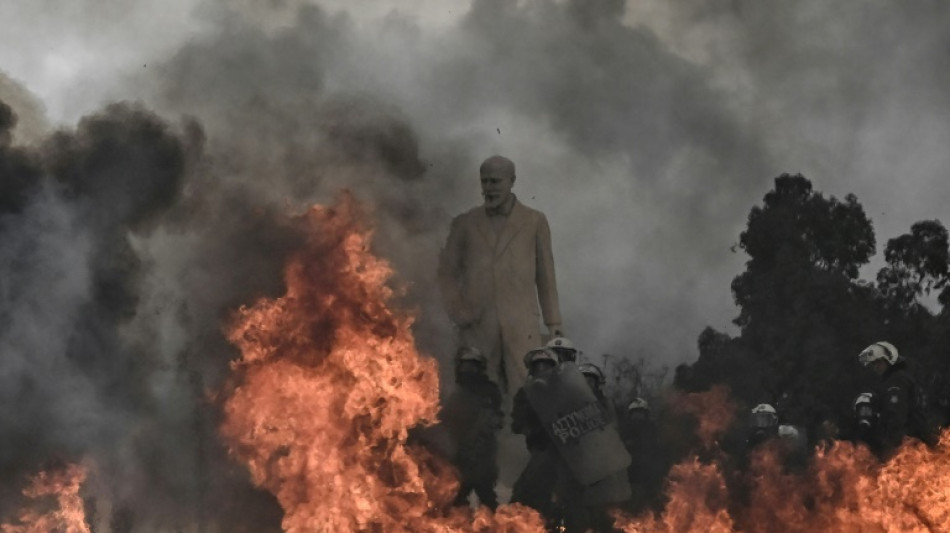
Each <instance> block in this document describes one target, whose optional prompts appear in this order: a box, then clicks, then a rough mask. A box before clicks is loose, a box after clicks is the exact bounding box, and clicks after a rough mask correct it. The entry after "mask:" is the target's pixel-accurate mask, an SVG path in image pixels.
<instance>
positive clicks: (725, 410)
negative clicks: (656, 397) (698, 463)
mask: <svg viewBox="0 0 950 533" xmlns="http://www.w3.org/2000/svg"><path fill="white" fill-rule="evenodd" d="M672 404H673V409H674V410H676V411H680V412H683V413H689V414H691V415H693V416H695V417H696V419H697V421H698V422H699V427H698V428H696V435H697V436H698V437H699V438H700V440H701V441H702V442H703V445H704V446H706V447H707V448H709V447H712V446H713V445H714V444H715V442H716V440H717V439H718V438H719V437H720V435H722V434H723V433H724V432H725V431H726V429H728V428H729V426H730V425H731V424H732V422H733V421H734V420H735V414H736V404H735V403H734V402H733V401H732V399H731V397H730V396H729V388H728V387H725V386H722V385H716V386H714V387H712V388H711V389H709V390H708V391H706V392H691V393H687V394H680V395H677V396H675V397H673V400H672Z"/></svg>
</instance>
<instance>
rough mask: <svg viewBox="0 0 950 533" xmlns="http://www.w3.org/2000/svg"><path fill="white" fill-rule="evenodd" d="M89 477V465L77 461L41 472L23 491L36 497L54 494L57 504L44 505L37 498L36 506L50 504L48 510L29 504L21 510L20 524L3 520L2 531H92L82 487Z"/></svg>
mask: <svg viewBox="0 0 950 533" xmlns="http://www.w3.org/2000/svg"><path fill="white" fill-rule="evenodd" d="M85 480H86V468H85V467H83V466H80V465H77V464H69V465H64V466H62V467H54V468H51V469H49V470H46V471H43V472H40V473H39V474H36V475H35V476H33V477H32V478H31V479H30V485H29V486H28V487H27V488H26V489H24V490H23V495H24V496H26V497H27V498H30V499H32V500H44V499H49V498H51V497H52V498H53V499H54V500H55V505H53V506H52V508H49V505H43V504H42V502H40V501H37V502H36V503H37V505H36V507H39V508H48V509H46V510H44V511H40V510H37V509H35V508H33V507H29V508H27V509H24V510H22V511H20V513H19V516H18V517H17V518H18V522H19V523H17V524H0V532H2V533H49V532H50V531H61V532H64V533H90V530H89V526H88V525H87V524H86V514H85V510H84V509H83V502H82V498H81V497H80V496H79V487H80V486H81V485H82V483H83V481H85Z"/></svg>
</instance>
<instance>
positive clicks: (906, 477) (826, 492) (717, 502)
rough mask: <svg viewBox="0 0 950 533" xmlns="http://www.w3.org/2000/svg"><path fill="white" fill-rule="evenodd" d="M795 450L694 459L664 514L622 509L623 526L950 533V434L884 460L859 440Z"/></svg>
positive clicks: (908, 445) (911, 444) (909, 445)
mask: <svg viewBox="0 0 950 533" xmlns="http://www.w3.org/2000/svg"><path fill="white" fill-rule="evenodd" d="M714 411H715V410H714ZM787 453H788V449H787V448H784V447H783V443H781V442H771V443H767V445H765V446H762V447H761V448H758V449H755V450H753V451H751V452H750V453H749V461H748V466H747V467H746V468H745V469H736V468H734V465H730V464H728V460H727V459H726V458H725V457H726V456H725V455H724V454H722V453H721V452H720V453H717V454H712V455H714V456H715V457H716V459H714V460H712V461H711V462H708V463H703V462H701V461H700V460H698V459H697V458H695V457H692V458H690V459H689V460H687V461H684V462H683V463H681V464H679V465H676V466H675V467H673V469H672V471H671V472H670V475H669V478H668V480H667V487H666V493H667V496H668V503H667V505H666V508H665V509H664V511H663V513H660V514H654V513H646V514H645V515H643V516H639V517H630V516H626V515H623V514H618V515H616V516H615V519H616V526H617V527H618V528H619V529H622V530H623V531H626V532H629V533H633V532H636V533H641V532H648V531H649V532H694V531H695V532H700V531H703V532H705V531H717V532H732V531H735V532H739V531H741V532H745V533H773V532H811V531H833V532H836V533H837V532H844V533H863V532H888V533H890V532H893V533H898V532H920V533H923V532H928V533H934V532H950V432H947V433H944V435H943V438H942V439H941V442H940V444H939V445H938V446H937V447H936V448H935V449H928V448H927V447H926V446H924V445H923V444H922V443H920V442H918V441H911V440H908V441H906V442H905V443H904V445H903V446H902V447H901V448H900V449H899V450H898V452H897V453H896V455H895V456H894V457H892V458H891V459H890V460H889V461H888V462H887V463H883V464H882V463H880V462H879V461H878V460H877V458H875V457H874V456H873V455H872V454H871V453H870V452H869V451H868V450H867V448H865V447H864V446H856V445H854V444H852V443H849V442H836V443H834V444H833V445H831V446H830V447H827V448H822V449H819V450H817V451H816V453H815V456H814V457H813V458H812V460H811V461H810V462H808V463H801V464H795V463H794V462H790V461H787V460H786V459H787V458H788V455H787ZM707 455H709V454H707ZM724 472H727V473H724ZM727 479H729V480H730V482H729V483H726V480H727ZM740 493H744V496H742V495H740Z"/></svg>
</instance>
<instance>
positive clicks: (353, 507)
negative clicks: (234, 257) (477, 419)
mask: <svg viewBox="0 0 950 533" xmlns="http://www.w3.org/2000/svg"><path fill="white" fill-rule="evenodd" d="M361 218H362V214H361V213H360V210H359V208H358V207H357V205H356V204H355V202H354V201H353V200H352V199H350V197H349V196H346V197H344V199H343V201H342V202H341V203H340V205H339V206H337V207H334V208H324V207H313V208H311V209H310V210H309V211H308V212H307V213H306V214H305V215H303V216H302V217H301V218H300V220H299V223H300V224H301V226H302V228H303V230H304V231H305V232H306V244H305V246H304V247H303V249H302V250H300V251H299V252H298V253H296V254H295V255H294V256H293V257H292V258H291V259H290V260H289V262H288V264H287V265H286V267H285V271H284V278H285V283H286V294H284V295H283V296H282V297H280V298H277V299H273V300H270V299H262V300H260V301H258V302H257V303H256V304H254V305H253V306H251V307H242V308H241V309H240V310H239V311H238V313H237V315H236V318H235V320H234V321H233V324H232V326H231V327H230V329H229V331H228V338H229V340H230V341H231V342H232V343H233V344H235V345H236V346H237V347H238V348H239V349H240V350H241V359H240V360H239V361H237V362H235V363H233V365H232V367H233V369H234V371H235V373H236V383H237V384H236V387H235V388H234V390H233V392H232V394H231V395H230V397H229V398H227V400H226V401H225V404H224V411H225V420H224V422H223V424H222V426H221V428H220V430H221V434H222V435H223V436H224V438H225V439H226V441H227V442H228V443H229V444H230V449H231V452H232V453H233V454H234V455H235V456H236V457H238V458H239V459H240V460H242V461H243V462H244V463H245V464H246V465H247V467H248V469H249V471H250V473H251V477H252V480H253V481H254V483H255V484H257V485H259V486H261V487H264V488H266V489H267V490H269V491H270V492H272V493H273V494H274V495H275V496H276V497H277V500H278V501H279V502H280V505H281V506H282V508H283V510H284V519H283V528H284V530H285V531H290V532H303V531H307V532H312V531H328V532H346V531H386V532H400V531H463V530H464V531H511V532H515V531H543V527H542V523H541V520H540V518H539V517H538V516H537V514H536V513H534V512H533V511H530V510H528V509H526V508H523V507H520V506H509V507H506V508H502V509H500V510H499V511H498V512H497V513H495V514H492V513H490V512H488V511H487V510H484V509H480V510H478V511H477V512H472V511H470V510H467V509H458V508H451V507H449V502H451V500H452V498H453V496H454V492H455V490H456V488H457V486H458V484H457V481H456V480H455V479H454V477H453V475H452V473H451V472H452V471H451V469H449V468H446V467H445V466H444V465H442V464H441V462H440V461H439V460H438V459H437V458H435V457H434V456H432V455H431V454H428V453H427V452H426V451H425V450H423V449H422V448H421V447H418V446H413V445H411V444H409V443H408V440H409V433H408V430H409V428H411V427H413V426H416V425H418V424H420V423H430V422H433V421H435V419H436V414H437V410H438V397H439V389H438V372H437V368H436V363H435V361H434V360H433V359H431V358H425V357H421V356H420V355H419V353H418V352H417V351H416V348H415V344H414V339H413V336H412V332H411V330H410V327H411V325H412V319H411V317H410V316H408V315H406V314H402V313H397V312H394V311H393V310H391V309H390V308H389V307H388V303H389V300H390V299H391V298H392V296H393V291H392V290H391V289H390V288H389V287H387V286H386V282H387V280H388V279H389V278H390V276H391V274H392V270H391V268H390V267H389V265H388V264H387V263H386V262H385V261H383V260H380V259H378V258H376V257H374V256H373V255H372V254H371V253H370V252H369V245H370V237H371V233H370V232H369V231H367V230H365V229H364V228H363V227H362V226H361V225H360V223H359V220H360V219H361Z"/></svg>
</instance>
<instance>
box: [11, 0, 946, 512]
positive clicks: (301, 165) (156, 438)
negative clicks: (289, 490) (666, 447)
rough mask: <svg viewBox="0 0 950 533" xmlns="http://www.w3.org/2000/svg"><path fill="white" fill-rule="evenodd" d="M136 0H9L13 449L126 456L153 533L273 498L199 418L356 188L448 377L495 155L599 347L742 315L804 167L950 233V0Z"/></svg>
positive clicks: (623, 347) (664, 354)
mask: <svg viewBox="0 0 950 533" xmlns="http://www.w3.org/2000/svg"><path fill="white" fill-rule="evenodd" d="M118 4H119V3H118V2H92V1H91V0H89V1H85V2H70V3H68V6H67V5H65V4H64V0H46V1H44V2H30V3H25V2H18V3H9V4H4V5H2V6H0V20H4V21H15V22H14V23H11V26H10V31H9V32H0V101H3V102H5V104H6V106H0V178H2V180H3V181H2V183H0V193H2V198H0V210H2V214H0V269H2V273H3V285H2V294H0V305H2V309H0V313H2V316H3V317H4V318H5V323H4V324H3V327H2V329H0V332H2V337H0V347H2V350H3V353H2V354H0V358H2V359H0V361H2V362H0V384H2V385H3V390H2V391H0V393H2V394H3V395H4V396H3V398H4V400H3V402H2V407H0V414H2V418H0V421H2V424H3V425H4V427H5V428H9V429H4V430H3V432H4V435H6V436H8V440H12V441H13V442H17V443H21V444H23V445H22V446H20V447H18V448H17V450H28V451H27V452H11V451H9V448H2V447H0V450H7V451H4V452H3V454H5V455H0V459H2V460H3V461H4V463H3V465H4V468H6V470H5V471H6V472H7V473H8V474H10V475H13V474H14V473H20V472H21V471H26V470H28V467H29V466H33V465H34V464H38V463H39V462H40V461H42V460H44V456H45V455H46V454H48V453H51V454H53V453H55V454H59V455H61V456H64V457H65V458H67V459H69V458H72V457H73V456H81V455H83V454H85V453H88V451H89V450H91V449H99V450H101V449H109V450H115V451H114V452H108V453H104V452H103V453H99V454H98V457H97V459H98V460H99V461H101V462H102V463H105V464H106V465H107V467H106V468H104V472H105V474H104V476H106V477H109V479H106V480H103V481H102V482H101V483H102V485H103V486H106V487H112V488H110V489H109V490H115V489H114V487H116V486H119V487H121V488H122V491H123V492H124V493H126V494H129V495H130V496H129V499H130V501H135V500H136V498H138V500H137V501H144V502H147V505H146V504H143V505H145V506H146V507H148V506H149V505H151V507H149V509H152V512H151V514H149V512H146V510H143V509H136V513H137V515H136V516H138V520H139V523H140V524H144V523H147V524H152V525H153V526H154V527H157V528H159V529H162V528H165V529H168V528H171V527H173V526H174V524H171V525H170V522H168V520H172V519H171V518H168V517H169V516H179V517H194V516H196V515H200V513H201V512H202V510H201V509H199V507H200V506H199V505H197V504H196V503H195V502H205V503H207V506H208V507H215V508H224V507H222V506H225V505H227V502H228V501H230V502H231V503H230V504H231V505H243V506H244V507H245V508H251V507H253V505H252V504H251V503H247V502H251V501H254V502H259V503H260V502H262V501H263V500H261V499H260V498H259V497H258V496H254V495H253V494H249V493H247V494H246V493H243V492H241V493H237V492H235V491H239V490H240V489H236V488H234V487H240V486H242V485H241V479H240V478H241V475H242V474H241V473H240V471H238V470H234V469H233V466H232V465H230V464H229V463H228V462H227V460H226V459H225V458H224V455H223V454H222V453H220V450H219V447H220V444H219V443H217V442H216V441H215V439H214V436H213V435H214V425H215V420H214V416H215V415H214V412H213V410H212V409H206V408H205V407H206V404H207V403H210V402H212V400H210V399H209V391H212V390H215V388H216V387H221V386H223V384H224V383H225V382H226V375H227V372H228V367H227V362H228V360H229V359H230V358H233V357H234V353H233V349H232V348H231V347H229V346H228V345H227V343H226V342H225V341H224V339H223V336H222V335H221V328H222V326H223V324H224V323H225V322H226V320H227V317H228V316H229V312H230V311H231V310H233V309H235V308H236V307H237V306H239V305H241V304H245V303H251V302H252V301H253V299H254V298H257V297H260V296H266V295H274V294H278V293H279V291H280V268H281V263H282V259H283V258H284V257H285V255H286V254H287V253H288V251H289V250H292V249H293V247H294V245H295V244H296V243H297V242H298V239H299V235H297V234H296V233H295V229H294V227H293V224H292V223H290V222H289V217H288V216H289V215H290V214H292V213H294V212H299V211H300V210H301V209H303V208H304V207H305V206H306V205H308V204H309V203H312V202H322V203H325V202H332V201H334V199H335V198H336V197H337V195H338V194H339V191H340V190H341V189H348V190H350V191H351V192H352V193H353V194H354V196H355V197H356V198H358V199H360V200H361V201H363V202H364V203H365V204H366V207H367V209H368V211H369V212H370V213H371V214H372V216H373V220H374V222H373V227H374V231H375V234H376V244H375V246H376V248H377V252H378V253H379V254H380V255H382V256H384V257H386V258H388V259H390V260H391V261H392V262H393V264H394V266H395V268H396V270H397V279H396V283H397V284H398V285H400V286H401V287H403V288H404V292H402V293H401V296H400V297H399V298H400V305H402V306H404V307H406V308H409V309H412V310H414V311H415V312H416V313H417V315H418V319H417V322H416V329H415V331H416V334H417V337H418V338H419V343H420V346H421V347H422V348H423V350H424V351H426V352H428V353H430V354H432V355H434V356H436V357H439V358H441V359H443V360H444V359H445V358H446V356H447V354H449V353H450V352H451V351H452V343H453V338H452V334H451V328H450V325H449V324H448V321H447V319H446V318H445V317H444V315H443V313H442V311H441V308H440V305H439V303H438V294H437V291H436V289H435V287H434V283H433V276H434V273H435V266H436V260H437V257H438V253H439V249H440V246H442V244H443V242H444V239H445V237H446V234H447V232H448V224H449V221H450V220H451V218H452V217H453V216H454V215H456V214H458V213H460V212H462V211H463V210H465V209H468V208H470V207H472V206H473V205H477V204H478V203H479V202H480V197H479V189H478V181H477V178H478V176H477V168H478V164H479V163H480V162H481V161H482V160H483V159H484V158H486V157H488V156H490V155H493V154H502V155H505V156H507V157H509V158H511V159H512V160H514V162H515V164H516V165H517V175H518V178H517V181H516V184H515V188H514V190H515V192H516V194H518V196H519V198H520V199H521V200H522V201H523V202H524V203H526V204H527V205H529V206H531V207H535V208H537V209H540V210H542V211H544V212H545V213H546V215H547V218H548V220H549V222H550V225H551V229H552V235H553V245H554V255H555V262H556V267H557V275H558V282H559V292H560V296H561V305H562V314H563V315H564V320H565V327H566V330H567V333H568V335H569V336H570V337H572V338H573V339H574V340H575V342H576V343H577V344H578V345H579V346H580V347H581V348H582V349H583V350H584V351H585V352H586V353H587V354H589V355H591V356H593V357H594V358H595V359H597V358H598V356H599V354H602V353H610V354H613V355H616V356H629V357H640V356H643V357H646V358H647V360H649V361H651V362H653V363H654V364H657V365H660V364H675V363H678V362H682V361H691V360H693V359H694V358H695V355H696V348H695V344H696V338H697V336H698V334H699V332H700V331H701V330H702V329H703V328H704V327H705V326H706V325H711V326H713V327H716V328H719V329H726V330H729V328H730V321H731V320H732V319H733V318H734V317H735V316H736V315H737V310H736V309H735V307H734V305H733V303H732V298H731V294H730V292H729V284H730V281H731V279H732V278H733V277H734V276H735V275H737V274H738V273H739V272H740V271H741V270H742V267H743V262H744V261H745V260H746V257H745V256H743V255H742V253H741V250H739V251H737V250H735V248H734V245H735V243H736V242H737V240H738V235H739V233H740V232H741V230H742V229H743V227H744V225H745V222H746V217H747V215H748V212H749V209H750V208H751V207H752V206H753V205H755V204H756V203H758V202H760V200H761V198H762V196H763V195H764V194H765V193H766V192H767V191H768V190H769V188H770V187H771V185H772V180H773V179H774V178H775V177H776V176H778V175H779V174H781V173H784V172H791V173H797V172H801V173H803V174H804V175H805V176H806V177H808V178H809V179H811V180H812V182H813V183H814V185H815V188H816V189H817V190H819V191H822V192H823V193H826V194H831V195H835V196H838V197H842V196H844V195H845V194H847V193H849V192H853V193H855V194H856V195H857V197H858V199H859V201H860V202H861V203H862V204H863V205H864V207H865V208H866V210H867V212H868V214H869V216H870V217H871V218H872V220H873V222H874V223H875V229H876V230H877V238H878V243H879V245H880V244H881V243H883V242H885V241H886V239H888V238H891V237H894V236H897V235H898V234H900V233H902V232H905V231H907V230H908V229H909V227H910V225H911V224H912V223H913V222H915V221H917V220H924V219H935V218H937V219H940V218H945V217H946V214H945V213H946V207H945V206H946V202H945V198H946V197H947V193H946V186H945V185H944V183H945V181H946V169H947V168H950V153H948V151H947V150H946V147H947V146H948V145H950V121H948V120H947V119H948V118H950V117H948V113H950V74H948V73H947V72H948V71H947V69H946V68H945V65H946V64H947V63H948V61H947V60H948V57H947V56H948V53H950V6H948V4H946V3H945V2H939V1H923V0H921V1H911V2H902V3H899V4H897V3H891V2H883V1H872V2H866V1H858V0H844V1H840V2H834V3H829V2H821V1H818V0H806V1H803V2H795V3H783V4H763V3H760V2H755V1H753V0H728V1H727V0H713V1H701V0H689V1H684V2H675V3H671V2H662V1H660V0H644V1H637V2H634V1H631V2H626V3H625V2H623V1H622V0H587V1H583V0H573V1H571V0H564V1H553V0H525V1H521V2H511V1H503V0H473V1H471V2H450V3H444V2H430V1H427V0H418V1H415V2H399V3H397V2H384V1H374V2H366V3H365V4H360V5H361V6H362V7H354V5H350V4H347V3H341V2H330V1H328V2H325V3H322V4H320V3H316V4H311V3H307V2H305V1H303V0H299V1H289V0H288V1H285V2H268V3H257V2H249V1H245V2H223V1H221V2H217V1H211V0H178V1H176V2H173V3H172V4H168V3H154V4H152V3H139V4H137V5H136V6H135V7H134V8H131V9H129V10H127V11H122V10H118V9H117V8H116V6H117V5H118ZM354 4H355V3H354ZM163 6H164V7H163ZM165 7H168V9H165ZM122 13H125V14H122ZM27 28H29V31H28V30H27ZM6 108H9V112H6V111H4V109H6ZM879 247H880V246H879ZM872 275H873V274H872ZM196 413H197V414H196ZM105 443H110V444H113V445H112V446H111V447H109V448H106V447H105ZM183 448H184V449H188V450H191V451H190V452H187V453H179V452H180V450H181V449H183ZM17 454H20V455H17ZM209 479H210V481H209ZM219 480H223V481H219ZM235 480H236V481H235ZM232 481H233V482H232ZM245 485H246V483H245ZM211 495H217V496H216V498H217V499H216V500H214V501H211V500H212V499H214V497H212V496H211ZM255 498H256V499H255ZM235 502H238V503H235ZM268 505H269V504H268V503H267V502H266V501H263V503H260V508H261V509H263V511H262V513H264V514H266V512H267V509H268V508H269V507H268ZM159 509H161V510H168V509H172V510H173V512H159V511H158V510H159ZM209 520H210V519H209ZM232 530H235V529H232ZM261 530H262V529H261Z"/></svg>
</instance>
